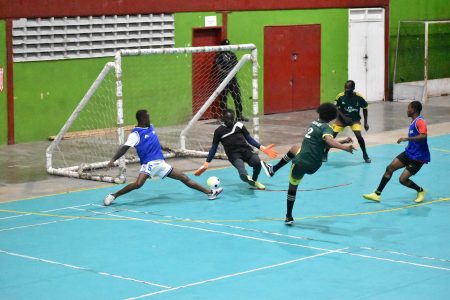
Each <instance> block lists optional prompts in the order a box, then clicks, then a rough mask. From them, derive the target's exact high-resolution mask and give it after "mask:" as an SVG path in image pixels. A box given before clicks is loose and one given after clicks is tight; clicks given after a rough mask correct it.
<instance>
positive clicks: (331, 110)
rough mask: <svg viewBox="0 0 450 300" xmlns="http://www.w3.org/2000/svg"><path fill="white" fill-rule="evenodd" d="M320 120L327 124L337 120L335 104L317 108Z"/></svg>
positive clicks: (325, 104) (322, 105)
mask: <svg viewBox="0 0 450 300" xmlns="http://www.w3.org/2000/svg"><path fill="white" fill-rule="evenodd" d="M317 112H318V113H319V118H320V119H321V120H323V121H325V122H330V121H332V120H334V119H336V115H337V108H336V106H335V105H334V104H333V103H324V104H321V105H320V106H319V107H318V108H317Z"/></svg>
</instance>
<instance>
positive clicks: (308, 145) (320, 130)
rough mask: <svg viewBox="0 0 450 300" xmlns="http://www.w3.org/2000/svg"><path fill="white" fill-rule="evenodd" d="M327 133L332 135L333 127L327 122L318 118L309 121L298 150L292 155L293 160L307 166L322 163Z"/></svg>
mask: <svg viewBox="0 0 450 300" xmlns="http://www.w3.org/2000/svg"><path fill="white" fill-rule="evenodd" d="M327 135H329V136H331V137H333V129H332V128H331V126H330V125H329V124H328V123H326V122H323V121H320V120H317V121H313V122H311V124H309V126H308V128H307V129H306V133H305V138H304V139H303V143H302V147H301V149H300V152H299V153H298V154H297V155H296V156H295V157H294V159H293V162H294V163H296V164H297V163H302V164H307V165H309V166H315V165H319V166H320V165H322V155H323V152H324V150H325V146H326V142H325V136H327Z"/></svg>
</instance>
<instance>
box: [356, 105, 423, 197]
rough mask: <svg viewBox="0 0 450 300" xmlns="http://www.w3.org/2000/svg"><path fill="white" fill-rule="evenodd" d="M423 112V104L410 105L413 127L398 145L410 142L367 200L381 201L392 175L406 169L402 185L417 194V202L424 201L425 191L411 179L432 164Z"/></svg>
mask: <svg viewBox="0 0 450 300" xmlns="http://www.w3.org/2000/svg"><path fill="white" fill-rule="evenodd" d="M421 111H422V104H421V103H420V102H419V101H413V102H411V103H410V104H409V105H408V110H407V114H408V117H410V118H411V120H412V122H411V125H409V130H408V137H402V138H399V139H398V140H397V143H398V144H400V143H401V142H408V146H407V147H406V149H405V151H404V152H402V153H400V154H399V155H398V156H397V157H396V158H394V160H393V161H392V162H391V164H390V165H389V166H387V168H386V172H385V173H384V175H383V177H382V178H381V182H380V185H379V186H378V188H377V190H376V191H375V192H374V193H372V194H365V195H363V197H364V198H365V199H367V200H372V201H380V200H381V192H382V191H383V189H384V187H385V186H386V184H387V183H388V181H389V180H390V179H391V177H392V174H393V173H394V172H395V171H396V170H398V169H401V168H405V170H403V173H402V174H401V175H400V183H401V184H403V185H404V186H406V187H409V188H411V189H413V190H415V191H416V192H417V197H416V200H415V202H417V203H420V202H422V201H423V200H424V198H425V190H424V189H423V188H421V187H420V186H418V185H417V184H416V183H414V182H413V181H412V180H411V179H409V178H410V177H411V176H413V175H415V174H416V173H417V172H419V170H420V168H422V166H423V165H424V164H426V163H429V162H430V150H429V149H428V143H427V124H426V122H425V120H424V118H423V117H422V116H421V115H420V112H421Z"/></svg>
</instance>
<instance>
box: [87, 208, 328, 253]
mask: <svg viewBox="0 0 450 300" xmlns="http://www.w3.org/2000/svg"><path fill="white" fill-rule="evenodd" d="M79 210H80V209H79ZM81 210H85V209H81ZM85 211H88V212H94V211H91V210H88V209H86V210H85ZM97 213H99V212H97ZM99 214H102V213H99ZM103 215H107V216H111V217H118V218H125V219H130V220H134V221H142V222H147V223H154V224H160V225H165V226H172V227H179V228H187V229H193V230H198V231H204V232H210V233H218V234H223V235H229V236H234V237H240V238H244V239H249V240H256V241H261V242H266V243H273V244H280V245H288V246H293V247H300V248H306V249H313V250H319V251H336V250H333V249H326V248H319V247H312V246H306V245H302V244H294V243H287V242H280V241H276V240H270V239H263V238H257V237H253V236H249V235H242V234H236V233H230V232H225V231H217V230H212V229H205V228H199V227H193V226H187V225H179V224H173V223H166V222H158V221H154V220H149V219H141V218H135V217H127V216H122V215H116V214H112V213H103Z"/></svg>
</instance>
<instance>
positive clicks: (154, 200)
mask: <svg viewBox="0 0 450 300" xmlns="http://www.w3.org/2000/svg"><path fill="white" fill-rule="evenodd" d="M171 195H173V196H171ZM179 195H180V194H178V193H172V194H165V195H158V196H154V197H148V198H141V199H134V200H130V201H124V202H113V203H112V204H111V206H114V207H121V206H122V207H125V206H128V207H130V206H132V207H142V206H149V205H156V204H168V203H176V202H189V200H191V198H179V197H177V196H179Z"/></svg>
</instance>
